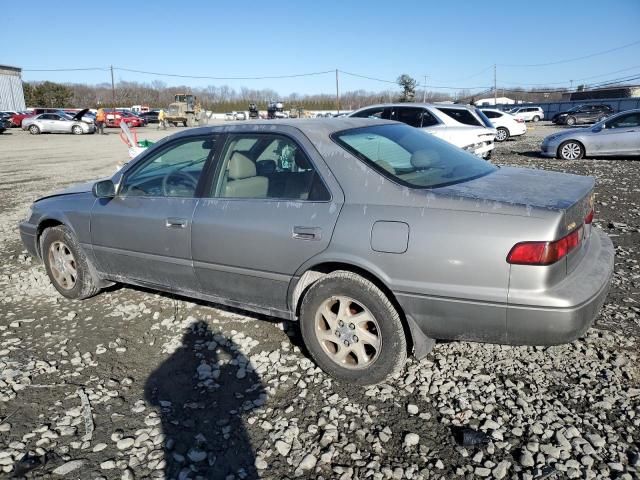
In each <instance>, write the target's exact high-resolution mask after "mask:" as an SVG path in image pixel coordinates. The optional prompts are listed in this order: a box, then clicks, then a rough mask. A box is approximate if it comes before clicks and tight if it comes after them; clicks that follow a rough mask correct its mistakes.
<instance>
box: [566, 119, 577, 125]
mask: <svg viewBox="0 0 640 480" xmlns="http://www.w3.org/2000/svg"><path fill="white" fill-rule="evenodd" d="M566 123H567V125H569V126H572V125H575V124H576V118H575V117H568V118H567V122H566Z"/></svg>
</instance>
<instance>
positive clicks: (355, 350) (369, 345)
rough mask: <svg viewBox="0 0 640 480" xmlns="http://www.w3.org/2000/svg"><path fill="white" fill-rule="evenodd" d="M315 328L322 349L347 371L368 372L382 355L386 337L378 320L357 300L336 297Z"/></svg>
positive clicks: (318, 315) (327, 303) (321, 310)
mask: <svg viewBox="0 0 640 480" xmlns="http://www.w3.org/2000/svg"><path fill="white" fill-rule="evenodd" d="M314 327H315V328H314V330H315V334H316V337H317V339H318V342H319V343H320V345H321V346H322V349H323V350H324V351H325V353H326V354H327V356H328V357H329V358H330V359H331V360H332V361H334V362H335V363H337V364H338V365H340V366H341V367H343V368H348V369H352V370H358V369H364V368H366V367H368V366H370V365H371V364H372V363H373V362H375V360H376V359H377V358H378V356H379V354H380V351H381V348H382V336H381V332H380V327H379V325H378V321H377V320H376V319H375V317H374V316H373V315H372V314H371V312H370V311H369V310H368V309H367V308H366V307H365V306H364V305H362V304H361V303H360V302H358V301H357V300H354V299H353V298H350V297H346V296H334V297H331V298H328V299H327V300H325V301H324V302H322V304H321V305H320V307H319V308H318V311H317V312H316V316H315V325H314Z"/></svg>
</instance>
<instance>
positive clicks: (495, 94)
mask: <svg viewBox="0 0 640 480" xmlns="http://www.w3.org/2000/svg"><path fill="white" fill-rule="evenodd" d="M497 104H498V88H497V83H496V64H495V63H494V64H493V106H494V107H495V106H496V105H497Z"/></svg>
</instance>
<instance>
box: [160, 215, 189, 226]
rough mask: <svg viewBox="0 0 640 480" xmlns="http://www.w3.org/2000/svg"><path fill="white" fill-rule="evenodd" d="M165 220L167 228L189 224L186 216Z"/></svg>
mask: <svg viewBox="0 0 640 480" xmlns="http://www.w3.org/2000/svg"><path fill="white" fill-rule="evenodd" d="M165 222H166V223H165V225H166V226H167V228H185V227H186V226H187V219H186V218H177V217H169V218H167V219H166V220H165Z"/></svg>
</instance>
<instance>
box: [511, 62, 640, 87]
mask: <svg viewBox="0 0 640 480" xmlns="http://www.w3.org/2000/svg"><path fill="white" fill-rule="evenodd" d="M636 68H640V65H636V66H634V67H629V68H623V69H621V70H616V71H614V72H608V73H601V74H599V75H591V76H589V77H582V78H574V79H573V80H565V81H563V82H544V83H524V82H509V81H507V82H503V83H506V84H508V85H525V86H534V87H535V86H547V85H566V84H568V83H570V82H572V81H573V82H579V81H582V80H591V79H592V78H600V77H606V76H607V75H613V74H614V73H620V72H627V71H629V70H634V69H636Z"/></svg>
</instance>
